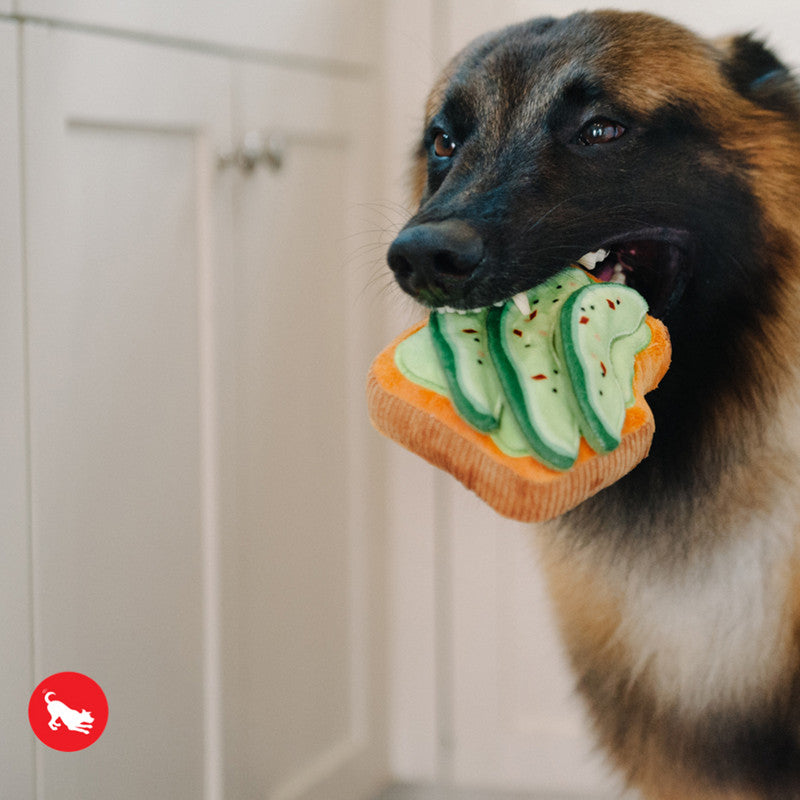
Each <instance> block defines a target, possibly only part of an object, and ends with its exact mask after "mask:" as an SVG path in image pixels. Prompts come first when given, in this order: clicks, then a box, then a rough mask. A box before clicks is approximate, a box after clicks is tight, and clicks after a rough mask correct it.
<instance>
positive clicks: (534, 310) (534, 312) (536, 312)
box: [528, 308, 539, 322]
mask: <svg viewBox="0 0 800 800" xmlns="http://www.w3.org/2000/svg"><path fill="white" fill-rule="evenodd" d="M538 313H539V309H537V308H534V309H533V311H531V313H530V314H528V322H530V321H531V320H532V319H533V318H534V317H535V316H536V315H537V314H538Z"/></svg>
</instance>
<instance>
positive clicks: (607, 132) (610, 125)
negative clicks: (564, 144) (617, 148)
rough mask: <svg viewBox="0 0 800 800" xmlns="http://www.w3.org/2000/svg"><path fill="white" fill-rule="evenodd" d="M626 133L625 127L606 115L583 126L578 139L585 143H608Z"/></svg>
mask: <svg viewBox="0 0 800 800" xmlns="http://www.w3.org/2000/svg"><path fill="white" fill-rule="evenodd" d="M624 133H625V127H624V126H622V125H620V124H619V123H618V122H613V121H612V120H610V119H605V118H604V117H598V118H597V119H593V120H592V121H591V122H587V123H586V125H584V126H583V128H581V132H580V133H579V134H578V141H579V142H580V143H581V144H584V145H592V144H608V143H609V142H613V141H614V140H615V139H619V137H620V136H622V135H623V134H624Z"/></svg>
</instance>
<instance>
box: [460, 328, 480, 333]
mask: <svg viewBox="0 0 800 800" xmlns="http://www.w3.org/2000/svg"><path fill="white" fill-rule="evenodd" d="M477 332H478V331H476V330H475V328H464V329H463V330H462V331H461V333H477Z"/></svg>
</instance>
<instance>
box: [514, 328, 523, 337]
mask: <svg viewBox="0 0 800 800" xmlns="http://www.w3.org/2000/svg"><path fill="white" fill-rule="evenodd" d="M514 336H522V331H521V330H520V329H519V328H514Z"/></svg>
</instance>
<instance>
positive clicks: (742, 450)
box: [412, 12, 800, 800]
mask: <svg viewBox="0 0 800 800" xmlns="http://www.w3.org/2000/svg"><path fill="white" fill-rule="evenodd" d="M573 25H574V28H575V30H576V34H575V41H574V49H571V48H570V47H569V46H564V45H563V37H562V39H560V40H558V42H557V44H556V45H554V47H553V55H552V56H550V55H548V58H549V59H550V60H549V61H548V63H547V74H548V80H547V81H546V82H542V86H543V88H542V89H541V93H539V94H534V95H530V96H527V95H526V96H525V97H524V99H523V100H522V101H520V97H516V99H515V100H514V101H513V102H516V103H519V102H523V103H524V104H526V106H527V108H526V115H527V116H526V120H527V123H528V124H529V122H530V120H531V119H535V118H536V117H537V115H539V116H541V115H543V114H544V110H545V109H546V108H547V107H548V105H549V104H550V103H551V102H552V101H553V99H554V98H555V97H556V96H557V94H558V92H559V91H560V88H561V86H562V84H563V81H561V82H560V81H559V78H558V76H559V74H560V73H564V74H567V73H569V72H570V70H573V69H574V65H575V63H576V62H577V61H578V60H581V63H585V64H588V66H589V69H590V70H591V71H592V74H593V75H595V76H596V77H597V79H598V81H599V82H601V83H602V84H603V86H605V87H609V86H612V87H614V88H613V99H614V102H615V103H617V104H618V105H620V106H621V107H624V108H626V109H629V110H631V112H632V114H633V115H634V116H638V117H639V118H642V119H645V118H649V117H652V116H653V115H655V114H656V113H658V111H659V109H663V108H665V107H669V106H670V105H671V104H672V105H674V104H675V103H678V102H682V101H683V100H685V99H687V98H689V103H690V105H691V109H692V114H693V115H695V118H696V119H699V120H701V124H702V126H703V127H704V128H705V129H706V130H707V131H708V134H709V138H710V139H713V140H714V141H715V142H716V143H717V146H716V147H711V148H707V149H705V150H704V151H703V152H702V154H700V155H698V164H701V165H702V166H703V168H705V169H708V170H709V171H711V172H713V173H714V174H718V175H720V176H731V177H736V179H737V180H739V179H741V180H742V181H743V182H744V183H746V185H747V186H748V187H749V191H750V192H751V194H752V197H753V198H754V202H755V206H756V207H757V209H758V212H759V220H758V230H759V241H760V247H759V252H758V254H757V257H758V258H760V259H763V263H764V265H765V273H766V274H768V275H769V280H770V282H771V283H772V282H774V284H773V285H774V287H775V288H774V291H772V294H771V297H772V308H771V312H770V313H769V314H761V315H759V316H758V319H757V322H752V323H747V324H744V325H743V327H742V329H741V330H737V332H736V336H737V347H736V349H735V350H734V351H732V352H736V353H739V354H742V356H743V363H744V361H745V360H746V365H747V368H746V369H744V371H743V375H744V376H745V378H747V380H743V381H742V384H741V385H737V386H736V388H735V389H730V388H727V389H726V390H724V391H722V390H720V391H719V394H718V396H716V395H715V397H714V404H713V406H712V407H711V408H710V409H709V411H708V413H707V414H705V416H704V419H703V420H702V424H701V425H699V426H698V427H697V430H696V431H695V433H694V438H693V439H692V440H691V441H690V442H689V443H688V444H687V448H686V449H687V455H686V460H687V463H688V464H690V465H691V466H690V467H687V470H688V471H689V473H690V474H691V475H692V476H693V478H694V484H693V486H692V488H690V489H684V491H683V494H679V493H676V495H675V497H674V498H672V500H671V502H670V503H666V502H665V503H659V502H658V499H659V498H657V497H653V498H652V500H649V499H648V498H647V497H640V498H639V502H640V503H641V504H648V503H650V502H652V506H653V507H652V513H650V512H648V511H647V509H646V508H642V509H640V512H639V514H638V517H637V518H636V520H635V521H634V522H631V521H630V520H629V521H628V522H627V523H625V524H627V526H628V528H629V530H628V531H627V536H626V538H622V537H619V536H616V535H614V534H613V527H614V523H613V520H608V519H606V520H604V522H603V524H602V525H601V524H600V523H597V524H596V525H595V526H594V527H595V528H596V530H595V529H592V530H591V531H589V528H590V526H591V525H592V524H594V523H591V516H590V514H596V515H599V513H601V512H602V513H606V514H607V513H608V509H613V507H614V505H613V503H611V502H607V504H606V505H603V502H604V501H603V494H602V493H601V495H600V496H599V500H598V501H597V503H596V504H595V505H593V506H592V507H591V511H590V512H587V513H586V514H584V515H581V513H580V512H578V513H573V514H570V515H568V516H567V517H566V518H565V519H564V520H560V521H556V522H555V523H552V524H550V525H548V526H547V527H546V529H545V530H544V531H542V533H541V536H540V537H539V543H540V548H541V553H542V558H543V561H544V564H545V568H546V572H547V575H548V580H549V587H550V591H551V593H552V597H553V600H554V604H555V608H556V612H557V615H558V618H559V621H560V624H561V628H562V632H563V638H564V642H565V645H566V648H567V651H568V653H569V655H570V658H571V660H572V664H573V666H574V669H575V673H576V676H577V680H578V686H579V688H580V690H581V691H582V693H583V694H584V696H585V697H586V699H587V703H588V707H589V710H590V713H591V715H592V718H593V721H594V726H595V730H596V733H597V736H598V739H599V741H600V742H601V743H602V745H603V746H604V747H605V749H606V751H607V752H608V753H609V755H610V757H611V759H612V760H613V762H614V763H615V764H616V765H617V766H618V767H619V769H620V770H621V771H622V772H623V774H624V775H625V777H626V778H627V780H628V782H629V783H630V784H631V785H633V786H635V787H638V788H639V789H640V790H641V792H642V793H643V795H644V796H645V797H647V798H650V799H651V800H766V799H769V800H791V798H800V764H798V763H796V761H797V759H798V758H800V756H799V755H798V754H800V707H799V706H800V457H799V456H798V454H800V437H798V435H797V431H796V428H797V419H798V408H800V393H798V374H797V367H796V365H798V364H800V335H798V333H799V332H800V268H799V267H798V265H800V223H798V210H799V209H800V126H799V125H798V124H797V115H796V114H794V113H789V112H787V110H786V107H785V105H786V103H791V102H794V101H791V100H785V102H784V107H779V106H780V104H777V106H776V104H775V103H774V102H773V101H772V98H766V99H763V98H762V97H760V96H759V97H756V96H754V94H749V93H748V92H747V91H743V90H742V89H741V87H740V86H738V85H737V81H736V79H735V78H736V69H741V68H740V67H739V64H738V61H739V60H742V58H743V57H742V55H741V53H739V52H738V51H737V48H739V47H740V46H741V40H738V39H736V38H731V39H725V40H719V41H716V42H710V41H706V40H703V39H701V38H698V37H696V36H694V35H693V34H691V33H689V32H688V31H686V30H685V29H683V28H682V27H679V26H677V25H674V24H673V23H671V22H667V21H665V20H662V19H659V18H656V17H652V16H649V15H644V14H631V15H623V14H619V13H616V12H602V13H598V14H594V15H581V16H579V17H576V18H575V22H574V23H573ZM587 30H588V31H589V32H590V34H587V33H586V31H587ZM489 41H492V42H497V41H499V40H498V39H497V37H495V38H491V37H486V38H484V39H482V40H479V41H478V42H476V43H475V44H473V45H471V46H470V47H469V48H467V49H466V50H465V51H464V52H463V53H462V54H460V55H459V56H457V57H456V59H454V61H453V62H452V63H451V64H450V65H449V66H448V67H447V68H446V69H445V71H444V72H443V73H442V75H441V76H440V77H439V79H438V81H437V82H436V84H435V85H434V88H433V90H432V91H431V94H430V96H429V99H428V104H427V108H426V124H428V123H430V121H431V120H433V118H434V117H435V115H436V114H437V113H439V111H440V109H441V107H442V104H443V102H444V99H445V96H446V95H447V92H448V90H449V87H450V86H451V83H452V82H453V81H454V80H456V76H459V75H462V73H463V72H464V70H465V69H466V67H465V65H468V64H469V63H470V60H472V61H475V63H476V64H477V63H478V61H479V54H480V53H482V52H483V51H484V50H486V48H485V45H486V44H487V42H489ZM496 49H497V50H498V51H499V52H500V53H501V55H502V49H501V48H500V47H497V48H496ZM486 52H488V50H486ZM480 57H483V56H480ZM499 58H500V57H499V56H497V57H496V58H495V56H494V53H492V54H491V55H488V56H486V57H485V62H484V63H482V64H481V65H480V66H475V67H474V68H472V67H471V69H472V72H471V73H470V75H471V76H473V77H472V79H473V83H475V84H476V85H478V86H481V85H483V84H481V83H480V81H479V80H476V79H475V78H474V74H477V75H478V77H479V78H482V77H484V75H483V73H481V72H480V70H481V69H483V70H484V73H487V72H491V71H492V70H494V73H493V74H491V75H490V76H489V77H490V78H491V79H492V80H493V81H494V82H495V83H491V82H486V85H492V86H495V85H498V84H499V85H500V89H499V90H497V91H496V92H490V91H489V90H486V89H485V88H484V89H480V88H479V89H474V87H473V94H472V101H473V103H475V104H476V105H477V106H478V107H479V109H478V112H477V113H478V114H479V116H480V115H482V118H484V119H489V120H490V121H489V122H487V123H486V129H487V133H486V134H485V144H484V156H482V158H483V159H484V161H481V162H480V164H479V165H478V166H476V167H475V170H476V171H480V170H486V169H487V166H486V164H487V163H490V162H489V161H488V156H486V155H485V153H486V152H491V151H492V149H493V148H494V149H496V150H497V152H498V153H499V152H500V151H501V141H502V140H503V137H504V135H505V134H506V133H507V131H504V130H503V128H502V124H501V122H498V123H497V124H494V123H493V122H491V120H494V119H496V120H498V121H504V120H507V119H512V120H516V119H517V117H512V116H509V113H510V112H509V111H508V108H506V109H505V111H504V112H503V114H500V113H499V112H498V110H497V108H498V104H499V105H503V104H504V103H505V105H506V106H507V107H510V106H511V105H512V100H508V99H506V100H504V99H503V91H504V89H507V90H508V93H509V96H511V95H512V94H513V91H516V90H517V89H516V87H514V86H511V85H510V84H511V83H513V81H514V78H513V75H511V74H510V73H503V72H502V69H501V66H500V60H499ZM492 59H495V60H494V61H493V60H492ZM731 74H733V75H734V78H733V79H732V78H731V77H730V75H731ZM769 77H770V76H769V75H768V76H767V78H769ZM787 80H788V79H787ZM503 81H504V82H505V83H503ZM740 82H741V81H740ZM753 85H754V86H755V85H756V83H755V82H753ZM789 91H793V90H787V94H786V97H788V96H789V94H788V93H789ZM548 92H549V93H550V94H548ZM475 98H477V99H475ZM799 102H800V101H799ZM520 124H521V123H520ZM493 125H494V128H493V127H492V126H493ZM473 157H474V158H475V156H473ZM464 158H467V155H466V151H465V155H464ZM476 163H477V162H476ZM426 170H427V167H426V154H425V152H424V150H422V149H421V150H420V152H419V154H418V157H417V158H416V159H415V162H414V166H413V169H412V186H413V191H414V193H415V196H416V200H417V201H418V202H419V203H420V205H421V208H422V210H424V209H425V208H426V204H428V205H429V204H430V203H435V196H434V198H433V200H431V197H430V195H431V192H430V190H429V188H428V187H427V180H428V179H427V172H426ZM734 172H735V173H736V175H735V176H734ZM741 172H743V173H744V174H741V175H740V174H739V173H741ZM477 185H479V181H478V179H477V178H476V179H475V181H474V183H473V184H471V187H472V188H471V189H470V191H477V189H476V188H475V186H477ZM727 224H730V225H732V226H736V225H737V224H739V221H738V220H730V221H728V223H727ZM753 257H754V255H753V254H750V253H743V254H742V258H753ZM731 263H732V265H733V267H732V268H735V262H731ZM679 358H680V351H679V352H678V353H677V354H676V364H675V366H674V369H676V370H679V369H680V363H679V361H678V359H679ZM738 366H739V365H738V364H737V363H731V364H729V365H728V367H729V369H730V370H731V371H735V370H737V368H738ZM658 423H659V419H658V416H656V425H657V426H658ZM654 485H655V484H654ZM617 502H621V501H617ZM636 525H640V526H642V527H641V532H642V538H643V539H646V541H647V545H646V546H644V545H643V544H639V543H638V542H637V530H636ZM620 526H623V523H622V522H620ZM645 527H646V529H645ZM747 720H752V726H751V727H748V723H747ZM729 724H730V725H733V724H736V725H738V726H739V728H741V736H742V737H744V739H743V740H746V741H749V739H747V737H749V736H751V735H752V736H753V737H754V741H756V742H759V743H760V746H762V747H763V748H764V753H763V759H762V760H763V763H762V762H761V761H759V758H760V757H759V756H753V764H752V765H749V766H748V768H747V769H744V768H742V769H739V765H737V764H736V763H734V761H735V758H736V757H735V756H732V757H731V763H727V762H726V756H725V752H724V747H723V746H721V745H718V744H717V743H716V739H717V738H719V741H723V740H724V741H727V740H726V739H724V736H725V735H727V734H726V726H727V725H729ZM715 726H718V727H715ZM760 726H761V727H760ZM770 726H772V727H770ZM762 727H763V729H764V731H769V730H772V729H773V728H775V729H776V730H778V729H779V730H780V731H781V736H780V738H779V740H780V746H781V747H783V748H784V749H785V751H786V755H785V757H784V758H783V760H781V759H780V758H779V757H777V756H776V759H775V765H774V766H773V765H772V762H771V758H772V755H771V754H770V753H769V749H768V746H767V745H766V744H764V743H765V742H769V741H771V740H770V739H769V738H768V733H764V734H763V736H761V733H760V732H761V728H762ZM737 730H738V728H737ZM792 730H793V731H794V733H793V734H792ZM718 734H719V736H718ZM759 736H761V738H758V737H759ZM792 736H794V739H792ZM731 741H734V742H739V740H738V739H733V740H731ZM776 741H778V739H776ZM740 744H741V743H740ZM737 746H739V745H737ZM792 748H794V749H792ZM747 751H748V750H747V746H746V745H744V744H741V752H742V753H747Z"/></svg>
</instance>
